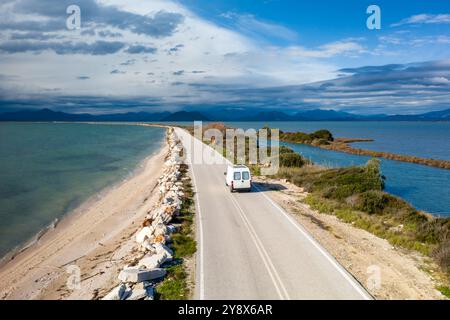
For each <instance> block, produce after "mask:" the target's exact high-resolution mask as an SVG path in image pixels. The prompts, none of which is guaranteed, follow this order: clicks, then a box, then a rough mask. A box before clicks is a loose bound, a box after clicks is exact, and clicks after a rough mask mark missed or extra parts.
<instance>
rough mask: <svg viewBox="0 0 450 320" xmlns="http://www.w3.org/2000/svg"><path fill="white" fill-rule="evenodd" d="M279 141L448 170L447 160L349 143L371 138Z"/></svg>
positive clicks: (370, 140)
mask: <svg viewBox="0 0 450 320" xmlns="http://www.w3.org/2000/svg"><path fill="white" fill-rule="evenodd" d="M280 141H282V142H287V143H293V144H303V145H306V146H310V147H315V148H320V149H323V150H328V151H335V152H341V153H347V154H353V155H357V156H369V157H374V158H384V159H387V160H392V161H399V162H405V163H413V164H419V165H423V166H428V167H433V168H438V169H444V170H450V161H448V160H438V159H433V158H422V157H416V156H409V155H402V154H396V153H390V152H384V151H375V150H368V149H360V148H353V147H352V146H351V145H350V144H351V143H354V142H372V141H374V140H373V139H362V138H351V139H350V138H336V140H335V141H332V142H329V144H316V143H314V142H312V143H306V142H298V141H292V140H289V139H280Z"/></svg>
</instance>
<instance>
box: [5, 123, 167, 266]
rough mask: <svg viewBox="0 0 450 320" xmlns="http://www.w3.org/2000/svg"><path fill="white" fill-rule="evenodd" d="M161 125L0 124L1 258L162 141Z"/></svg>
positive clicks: (120, 176)
mask: <svg viewBox="0 0 450 320" xmlns="http://www.w3.org/2000/svg"><path fill="white" fill-rule="evenodd" d="M164 134H165V131H164V130H163V129H160V128H150V127H138V126H127V125H88V124H50V123H49V124H27V123H3V124H0V181H1V183H0V221H1V223H0V257H1V256H3V255H4V254H6V253H7V252H8V251H10V250H11V249H13V248H15V247H17V246H19V245H21V244H23V243H24V242H26V241H28V240H29V239H31V238H32V237H33V236H34V235H36V234H37V233H38V232H39V231H40V230H42V229H43V228H45V227H47V226H49V225H50V224H51V223H52V222H53V221H54V220H55V219H57V218H61V217H62V216H63V215H64V214H65V213H67V212H68V211H70V210H71V209H74V208H75V207H76V206H78V205H79V204H80V203H82V202H83V201H85V200H87V199H88V198H89V197H90V196H92V195H93V194H95V193H96V192H98V191H100V190H102V189H104V188H105V187H107V186H110V185H111V184H113V183H115V182H118V181H120V180H122V179H124V178H125V177H127V176H128V175H130V174H131V173H132V172H133V170H134V169H135V168H136V166H137V165H138V164H139V163H140V162H141V161H142V160H143V159H144V158H145V157H146V156H148V155H149V154H152V153H156V152H157V151H159V149H160V148H161V146H162V143H163V141H164Z"/></svg>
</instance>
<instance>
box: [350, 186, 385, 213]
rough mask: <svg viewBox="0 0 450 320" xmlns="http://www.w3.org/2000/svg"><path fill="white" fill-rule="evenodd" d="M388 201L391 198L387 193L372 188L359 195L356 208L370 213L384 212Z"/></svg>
mask: <svg viewBox="0 0 450 320" xmlns="http://www.w3.org/2000/svg"><path fill="white" fill-rule="evenodd" d="M388 203H389V199H388V195H387V194H386V193H384V192H381V191H378V190H375V191H374V190H370V191H366V192H364V193H361V194H359V195H358V196H357V198H356V204H355V205H354V208H355V209H357V210H359V211H363V212H367V213H369V214H374V213H382V212H383V210H384V208H385V207H386V205H387V204H388Z"/></svg>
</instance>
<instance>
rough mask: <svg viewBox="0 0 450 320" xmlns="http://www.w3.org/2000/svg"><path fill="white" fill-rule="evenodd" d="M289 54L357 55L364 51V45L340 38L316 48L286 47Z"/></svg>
mask: <svg viewBox="0 0 450 320" xmlns="http://www.w3.org/2000/svg"><path fill="white" fill-rule="evenodd" d="M288 50H289V51H290V52H291V54H294V55H300V56H302V57H309V58H330V57H333V56H337V55H350V56H352V55H358V54H361V53H364V52H365V51H366V50H365V49H364V47H363V46H362V45H361V44H359V43H358V42H356V41H352V40H342V41H336V42H332V43H327V44H324V45H322V46H319V47H318V48H317V49H306V48H304V47H300V46H292V47H290V48H288Z"/></svg>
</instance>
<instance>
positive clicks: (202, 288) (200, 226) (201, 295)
mask: <svg viewBox="0 0 450 320" xmlns="http://www.w3.org/2000/svg"><path fill="white" fill-rule="evenodd" d="M177 136H178V135H177ZM186 143H187V142H186ZM184 150H185V151H187V150H186V147H185V146H184ZM190 151H192V150H190ZM186 153H187V152H186ZM186 156H187V154H186ZM186 158H187V159H188V164H189V166H190V168H191V171H192V182H193V183H194V192H195V205H196V207H197V214H198V219H197V220H198V233H199V242H200V250H199V254H198V255H199V260H200V261H199V269H200V271H199V278H200V283H199V299H200V300H205V272H204V265H205V264H204V255H203V252H204V241H203V222H202V219H203V218H202V210H201V208H200V200H199V197H198V190H197V181H196V179H195V171H194V165H193V164H192V152H189V156H187V157H186Z"/></svg>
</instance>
